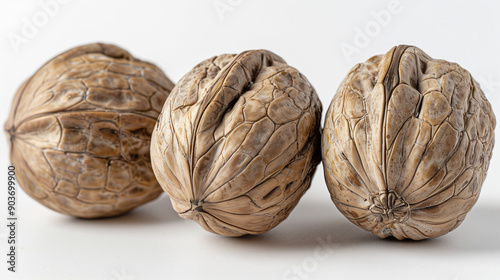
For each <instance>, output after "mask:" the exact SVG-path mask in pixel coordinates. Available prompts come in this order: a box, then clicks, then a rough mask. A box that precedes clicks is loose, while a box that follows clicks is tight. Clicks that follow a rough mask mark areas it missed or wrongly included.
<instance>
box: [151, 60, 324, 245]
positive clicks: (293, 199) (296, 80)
mask: <svg viewBox="0 0 500 280" xmlns="http://www.w3.org/2000/svg"><path fill="white" fill-rule="evenodd" d="M320 118H321V103H320V101H319V98H318V96H317V94H316V92H315V91H314V88H313V87H312V86H311V84H310V83H309V82H308V81H307V79H306V78H305V77H304V76H303V75H302V74H301V73H299V72H298V71H297V70H296V69H294V68H292V67H290V66H289V65H287V64H286V63H285V61H284V60H283V59H282V58H280V57H279V56H277V55H275V54H274V53H272V52H269V51H265V50H253V51H246V52H243V53H241V54H239V55H221V56H217V57H213V58H210V59H207V60H205V61H203V62H201V63H200V64H198V65H197V66H196V67H195V68H194V69H192V70H191V71H190V72H189V73H188V74H186V75H185V76H184V77H183V78H182V79H181V80H180V81H179V83H178V84H177V85H176V87H175V88H174V89H173V91H172V93H171V94H170V96H169V98H168V100H167V101H166V102H165V105H164V107H163V110H162V113H161V115H160V117H159V118H158V122H157V124H156V127H155V129H154V131H153V137H152V143H151V157H152V163H153V170H154V172H155V174H156V177H157V178H158V181H159V182H160V184H161V186H162V187H163V189H164V190H165V191H166V192H167V193H168V194H169V196H170V198H171V201H172V204H173V207H174V209H175V210H176V211H177V212H178V213H179V215H180V216H181V217H183V218H187V219H193V220H195V221H197V222H198V223H199V224H200V225H201V226H202V227H203V228H204V229H206V230H207V231H210V232H213V233H217V234H221V235H226V236H240V235H244V234H259V233H263V232H266V231H268V230H270V229H271V228H273V227H275V226H276V225H278V224H279V223H280V222H281V221H283V220H284V219H286V217H287V216H288V214H289V213H290V212H291V210H292V209H293V208H294V207H295V205H296V204H297V202H298V201H299V199H300V197H301V196H302V195H303V194H304V192H305V191H306V190H307V189H308V188H309V186H310V184H311V177H312V175H313V173H314V170H315V168H316V165H317V164H318V163H319V161H320V158H321V155H320V150H319V144H320Z"/></svg>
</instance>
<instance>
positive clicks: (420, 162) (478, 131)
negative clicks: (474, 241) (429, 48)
mask: <svg viewBox="0 0 500 280" xmlns="http://www.w3.org/2000/svg"><path fill="white" fill-rule="evenodd" d="M494 128H495V116H494V114H493V111H492V108H491V105H490V103H489V102H488V101H487V100H486V97H485V95H484V94H483V92H482V91H481V88H480V87H479V84H478V83H477V82H476V81H475V80H474V79H473V78H472V77H471V75H470V74H469V72H467V71H466V70H464V69H463V68H461V67H460V66H459V65H458V64H456V63H450V62H447V61H444V60H437V59H432V58H431V57H429V56H428V55H427V54H425V53H424V52H423V51H422V50H420V49H418V48H416V47H412V46H398V47H394V48H392V49H391V50H390V51H389V52H388V53H387V54H385V55H379V56H374V57H372V58H370V59H369V60H368V61H366V62H365V63H360V64H358V65H356V66H355V67H354V68H353V69H352V70H351V71H350V72H349V74H348V75H347V77H346V78H345V79H344V81H343V82H342V84H341V85H340V87H339V89H338V91H337V93H336V94H335V96H334V97H333V100H332V102H331V104H330V107H329V109H328V112H327V114H326V119H325V126H324V130H323V136H322V156H323V167H324V175H325V179H326V183H327V186H328V189H329V191H330V194H331V197H332V200H333V202H334V203H335V205H336V206H337V208H338V209H339V210H340V211H341V212H342V214H344V215H345V216H346V217H347V218H348V219H349V220H350V221H351V222H353V223H354V224H356V225H358V226H360V227H361V228H363V229H365V230H368V231H371V232H372V233H373V234H375V235H377V236H379V237H381V238H385V237H389V236H394V237H395V238H397V239H405V238H410V239H415V240H419V239H425V238H433V237H438V236H441V235H443V234H446V233H448V232H450V231H452V230H453V229H455V228H456V227H457V226H459V225H460V223H461V222H462V221H463V220H464V219H465V216H466V214H467V212H469V210H470V209H471V208H472V206H473V205H474V203H475V202H476V200H477V199H478V196H479V192H480V189H481V185H482V183H483V180H484V179H485V176H486V171H487V169H488V165H489V161H490V159H491V154H492V150H493V145H494Z"/></svg>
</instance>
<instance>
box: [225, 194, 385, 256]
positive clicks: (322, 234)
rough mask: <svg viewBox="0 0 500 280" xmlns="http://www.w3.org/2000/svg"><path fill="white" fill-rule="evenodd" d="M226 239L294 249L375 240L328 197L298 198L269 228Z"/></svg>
mask: <svg viewBox="0 0 500 280" xmlns="http://www.w3.org/2000/svg"><path fill="white" fill-rule="evenodd" d="M218 238H224V237H218ZM226 239H228V241H227V242H230V243H232V244H233V245H236V246H242V247H247V246H248V247H252V248H274V249H277V250H287V249H289V250H294V251H296V250H302V249H303V250H311V249H312V248H316V247H317V246H325V244H328V246H340V245H356V246H357V245H362V244H366V243H369V242H376V241H378V240H379V238H377V237H376V236H373V235H372V234H371V233H369V232H367V231H364V230H362V229H360V228H358V227H357V226H355V225H353V224H352V223H351V222H349V221H348V220H347V219H346V218H345V217H343V216H342V214H340V213H339V211H338V210H337V209H336V208H335V206H334V205H333V203H331V202H329V201H326V203H311V202H309V201H301V203H299V205H298V206H297V208H296V209H294V211H293V212H292V213H291V214H290V216H289V217H288V219H286V220H285V221H283V222H282V223H281V224H280V225H278V226H277V227H276V228H274V229H272V230H271V231H269V232H266V233H263V234H260V235H245V236H242V237H236V238H226Z"/></svg>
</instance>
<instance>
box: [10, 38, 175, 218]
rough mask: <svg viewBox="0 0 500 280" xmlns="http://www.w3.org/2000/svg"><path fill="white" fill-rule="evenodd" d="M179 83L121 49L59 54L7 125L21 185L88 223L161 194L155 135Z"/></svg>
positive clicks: (25, 88) (21, 96)
mask: <svg viewBox="0 0 500 280" xmlns="http://www.w3.org/2000/svg"><path fill="white" fill-rule="evenodd" d="M173 86H174V85H173V84H172V82H171V81H170V80H169V79H168V78H167V77H166V76H165V75H164V74H163V72H162V71H161V70H160V69H159V68H157V67H156V66H154V65H152V64H150V63H147V62H143V61H140V60H138V59H135V58H134V57H132V55H130V54H129V53H128V52H127V51H125V50H123V49H121V48H119V47H117V46H113V45H107V44H90V45H84V46H79V47H76V48H73V49H71V50H69V51H67V52H64V53H62V54H60V55H58V56H56V57H55V58H53V59H52V60H50V61H49V62H47V63H46V64H45V65H43V66H42V67H41V68H40V69H39V70H38V71H37V72H36V73H35V74H34V75H33V76H32V77H31V78H29V79H28V80H27V81H26V82H24V84H23V85H22V86H21V87H20V88H19V90H18V92H17V93H16V95H15V97H14V101H13V104H12V110H11V112H10V116H9V119H8V120H7V122H6V124H5V130H6V132H7V134H8V138H9V141H10V158H11V162H12V164H13V165H14V166H15V168H16V176H17V179H18V181H19V184H20V185H21V187H22V188H23V189H24V191H25V192H26V193H27V194H28V195H30V196H31V197H32V198H34V199H35V200H37V201H38V202H40V203H41V204H43V205H45V206H47V207H48V208H50V209H53V210H55V211H58V212H61V213H64V214H68V215H71V216H76V217H82V218H97V217H108V216H114V215H118V214H122V213H124V212H127V211H129V210H131V209H133V208H135V207H137V206H139V205H141V204H144V203H146V202H148V201H151V200H152V199H154V198H156V197H158V196H159V195H160V194H161V193H162V190H161V187H160V186H159V184H158V182H157V181H156V179H155V177H154V173H153V171H152V169H151V161H150V152H149V148H150V142H151V133H152V130H153V127H154V124H155V123H156V119H157V117H158V115H159V113H160V111H161V108H162V106H163V103H164V101H165V100H166V98H167V96H168V94H169V93H170V91H171V90H172V88H173Z"/></svg>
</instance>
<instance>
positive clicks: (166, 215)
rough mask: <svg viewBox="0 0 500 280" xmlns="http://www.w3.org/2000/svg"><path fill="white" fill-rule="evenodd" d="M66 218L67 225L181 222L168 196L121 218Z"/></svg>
mask: <svg viewBox="0 0 500 280" xmlns="http://www.w3.org/2000/svg"><path fill="white" fill-rule="evenodd" d="M64 218H65V221H64V222H67V223H74V224H92V225H105V226H109V225H113V226H120V225H123V226H129V225H143V224H157V223H168V222H174V221H178V220H180V217H179V216H178V215H177V213H176V212H175V210H174V209H173V208H172V204H171V202H170V198H169V197H168V196H167V195H166V194H161V195H160V197H158V198H157V199H155V200H153V201H151V202H149V203H147V204H145V205H142V206H139V207H137V208H135V209H133V210H132V211H130V212H127V213H124V214H122V215H119V216H114V217H109V218H98V219H81V218H74V217H68V216H64Z"/></svg>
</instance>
